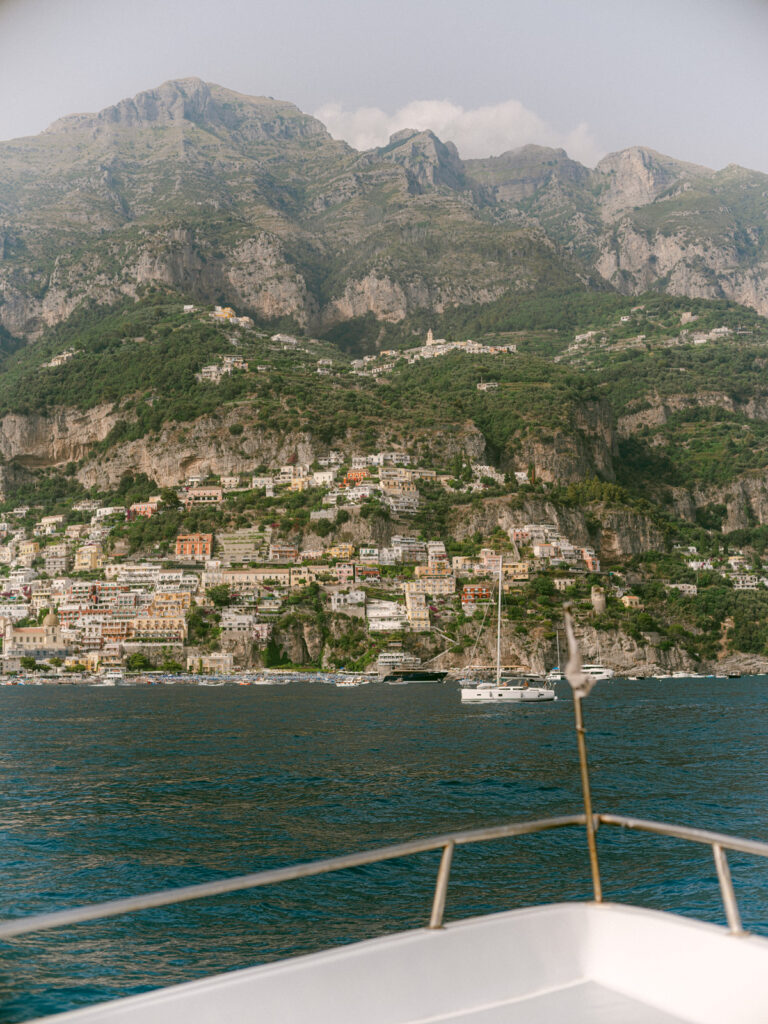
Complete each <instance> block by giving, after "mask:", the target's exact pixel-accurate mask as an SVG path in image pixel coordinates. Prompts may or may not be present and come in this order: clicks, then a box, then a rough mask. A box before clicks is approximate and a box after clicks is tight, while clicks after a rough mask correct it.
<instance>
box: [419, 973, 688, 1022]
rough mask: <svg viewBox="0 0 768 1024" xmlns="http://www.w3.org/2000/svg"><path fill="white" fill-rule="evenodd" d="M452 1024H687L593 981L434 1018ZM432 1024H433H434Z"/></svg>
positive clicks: (435, 1020) (434, 1020) (576, 983)
mask: <svg viewBox="0 0 768 1024" xmlns="http://www.w3.org/2000/svg"><path fill="white" fill-rule="evenodd" d="M440 1021H450V1022H451V1024H566V1022H567V1024H685V1022H684V1019H683V1018H682V1017H677V1016H672V1015H671V1014H669V1013H666V1012H665V1011H664V1010H657V1009H655V1008H654V1007H652V1006H648V1004H647V1003H643V1002H639V1001H638V1000H637V999H631V998H630V997H628V996H625V995H622V994H621V992H615V991H613V990H612V989H609V988H605V987H604V986H603V985H598V984H596V983H595V982H593V981H581V982H575V983H574V984H573V985H564V986H563V987H562V988H558V989H555V990H554V991H552V992H540V993H536V994H534V995H530V996H525V997H523V998H522V999H516V1000H515V1001H514V1002H511V1003H500V1004H498V1005H496V1006H480V1007H477V1009H474V1010H471V1011H468V1012H463V1013H462V1012H460V1013H458V1014H449V1015H447V1016H443V1017H434V1018H432V1022H434V1024H439V1022H440ZM432 1022H431V1024H432Z"/></svg>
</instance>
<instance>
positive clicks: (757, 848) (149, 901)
mask: <svg viewBox="0 0 768 1024" xmlns="http://www.w3.org/2000/svg"><path fill="white" fill-rule="evenodd" d="M593 824H594V827H595V828H597V827H598V826H599V825H612V826H618V827H621V828H628V829H633V830H636V831H641V832H649V833H652V834H654V835H660V836H668V837H671V838H674V839H682V840H686V841H688V842H693V843H702V844H705V845H707V846H710V847H711V849H712V852H713V855H714V858H715V867H716V870H717V876H718V881H719V883H720V892H721V896H722V900H723V906H724V909H725V915H726V920H727V922H728V927H729V929H730V931H731V932H732V933H733V934H743V933H744V930H743V928H742V925H741V917H740V914H739V909H738V904H737V901H736V895H735V893H734V890H733V883H732V881H731V875H730V869H729V867H728V861H727V858H726V854H725V851H726V850H733V851H736V852H738V853H746V854H752V855H754V856H757V857H766V858H768V843H763V842H758V841H755V840H750V839H740V838H738V837H735V836H728V835H725V834H723V833H720V832H709V831H705V830H703V829H697V828H688V827H687V826H684V825H667V824H665V823H663V822H657V821H645V820H643V819H641V818H627V817H622V816H621V815H616V814H596V815H594V817H593ZM572 825H582V826H586V825H587V820H586V817H585V815H583V814H571V815H564V816H562V817H557V818H540V819H538V820H535V821H523V822H513V823H511V824H507V825H495V826H491V827H489V828H481V829H474V830H472V831H466V832H449V833H446V834H444V835H440V836H432V837H430V838H427V839H415V840H412V841H411V842H407V843H398V844H397V845H394V846H382V847H379V848H377V849H374V850H365V851H363V852H362V853H352V854H346V855H344V856H341V857H331V858H328V859H326V860H315V861H310V862H309V863H306V864H295V865H292V866H291V867H285V868H273V869H270V870H267V871H257V872H255V873H253V874H248V875H238V876H236V877H234V878H223V879H219V880H217V881H215V882H203V883H201V884H199V885H188V886H185V887H183V888H178V889H164V890H161V891H159V892H153V893H146V894H144V895H142V896H129V897H127V898H125V899H119V900H110V901H108V902H106V903H94V904H89V905H87V906H84V907H74V908H72V909H71V910H57V911H53V912H52V913H47V914H34V915H32V916H29V917H22V918H17V919H13V920H6V921H2V922H0V939H10V938H13V937H15V936H19V935H27V934H29V933H31V932H38V931H45V930H48V929H51V928H62V927H64V926H66V925H72V924H79V923H81V922H83V921H96V920H100V919H102V918H106V917H116V916H118V915H120V914H128V913H131V912H134V911H138V910H147V909H149V908H151V907H164V906H169V905H170V904H174V903H183V902H185V901H187V900H198V899H203V898H204V897H206V896H218V895H222V894H224V893H230V892H242V891H243V890H246V889H256V888H260V887H262V886H266V885H276V884H277V883H279V882H289V881H293V880H294V879H298V878H310V877H312V876H315V875H325V874H329V873H330V872H334V871H343V870H344V869H346V868H355V867H361V866H363V865H365V864H378V863H380V862H382V861H386V860H395V859H398V858H400V857H408V856H411V855H413V854H416V853H426V852H428V851H430V850H442V856H441V858H440V867H439V869H438V873H437V881H436V884H435V892H434V896H433V899H432V911H431V914H430V920H429V927H430V928H442V926H443V916H444V913H445V902H446V896H447V893H448V883H449V880H450V873H451V862H452V859H453V851H454V849H455V848H456V847H457V846H468V845H470V844H472V843H483V842H491V841H493V840H495V839H508V838H510V837H513V836H523V835H531V834H533V833H536V832H545V831H548V830H551V829H557V828H565V827H568V826H572Z"/></svg>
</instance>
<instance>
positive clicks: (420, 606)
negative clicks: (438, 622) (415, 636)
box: [405, 583, 429, 633]
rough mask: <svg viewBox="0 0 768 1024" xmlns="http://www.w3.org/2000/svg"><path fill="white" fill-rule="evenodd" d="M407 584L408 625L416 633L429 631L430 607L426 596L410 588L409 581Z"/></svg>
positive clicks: (406, 606) (406, 609) (406, 608)
mask: <svg viewBox="0 0 768 1024" xmlns="http://www.w3.org/2000/svg"><path fill="white" fill-rule="evenodd" d="M405 586H406V590H405V611H406V613H407V615H408V625H409V626H410V628H411V630H412V631H413V632H414V633H428V632H429V609H428V608H427V599H426V596H425V595H424V594H419V593H415V592H413V591H412V590H409V589H408V587H409V584H407V583H406V585H405Z"/></svg>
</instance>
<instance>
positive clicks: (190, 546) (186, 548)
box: [176, 533, 213, 560]
mask: <svg viewBox="0 0 768 1024" xmlns="http://www.w3.org/2000/svg"><path fill="white" fill-rule="evenodd" d="M212 552H213V534H212V533H184V534H179V536H178V537H177V538H176V554H177V555H180V556H181V557H184V558H195V559H201V560H202V559H204V558H210V557H211V554H212Z"/></svg>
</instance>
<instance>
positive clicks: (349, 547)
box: [328, 544, 355, 562]
mask: <svg viewBox="0 0 768 1024" xmlns="http://www.w3.org/2000/svg"><path fill="white" fill-rule="evenodd" d="M354 554H355V545H354V544H334V546H333V547H332V548H328V557H329V558H338V559H339V560H340V561H342V562H346V561H347V560H348V559H350V558H352V557H353V556H354Z"/></svg>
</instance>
